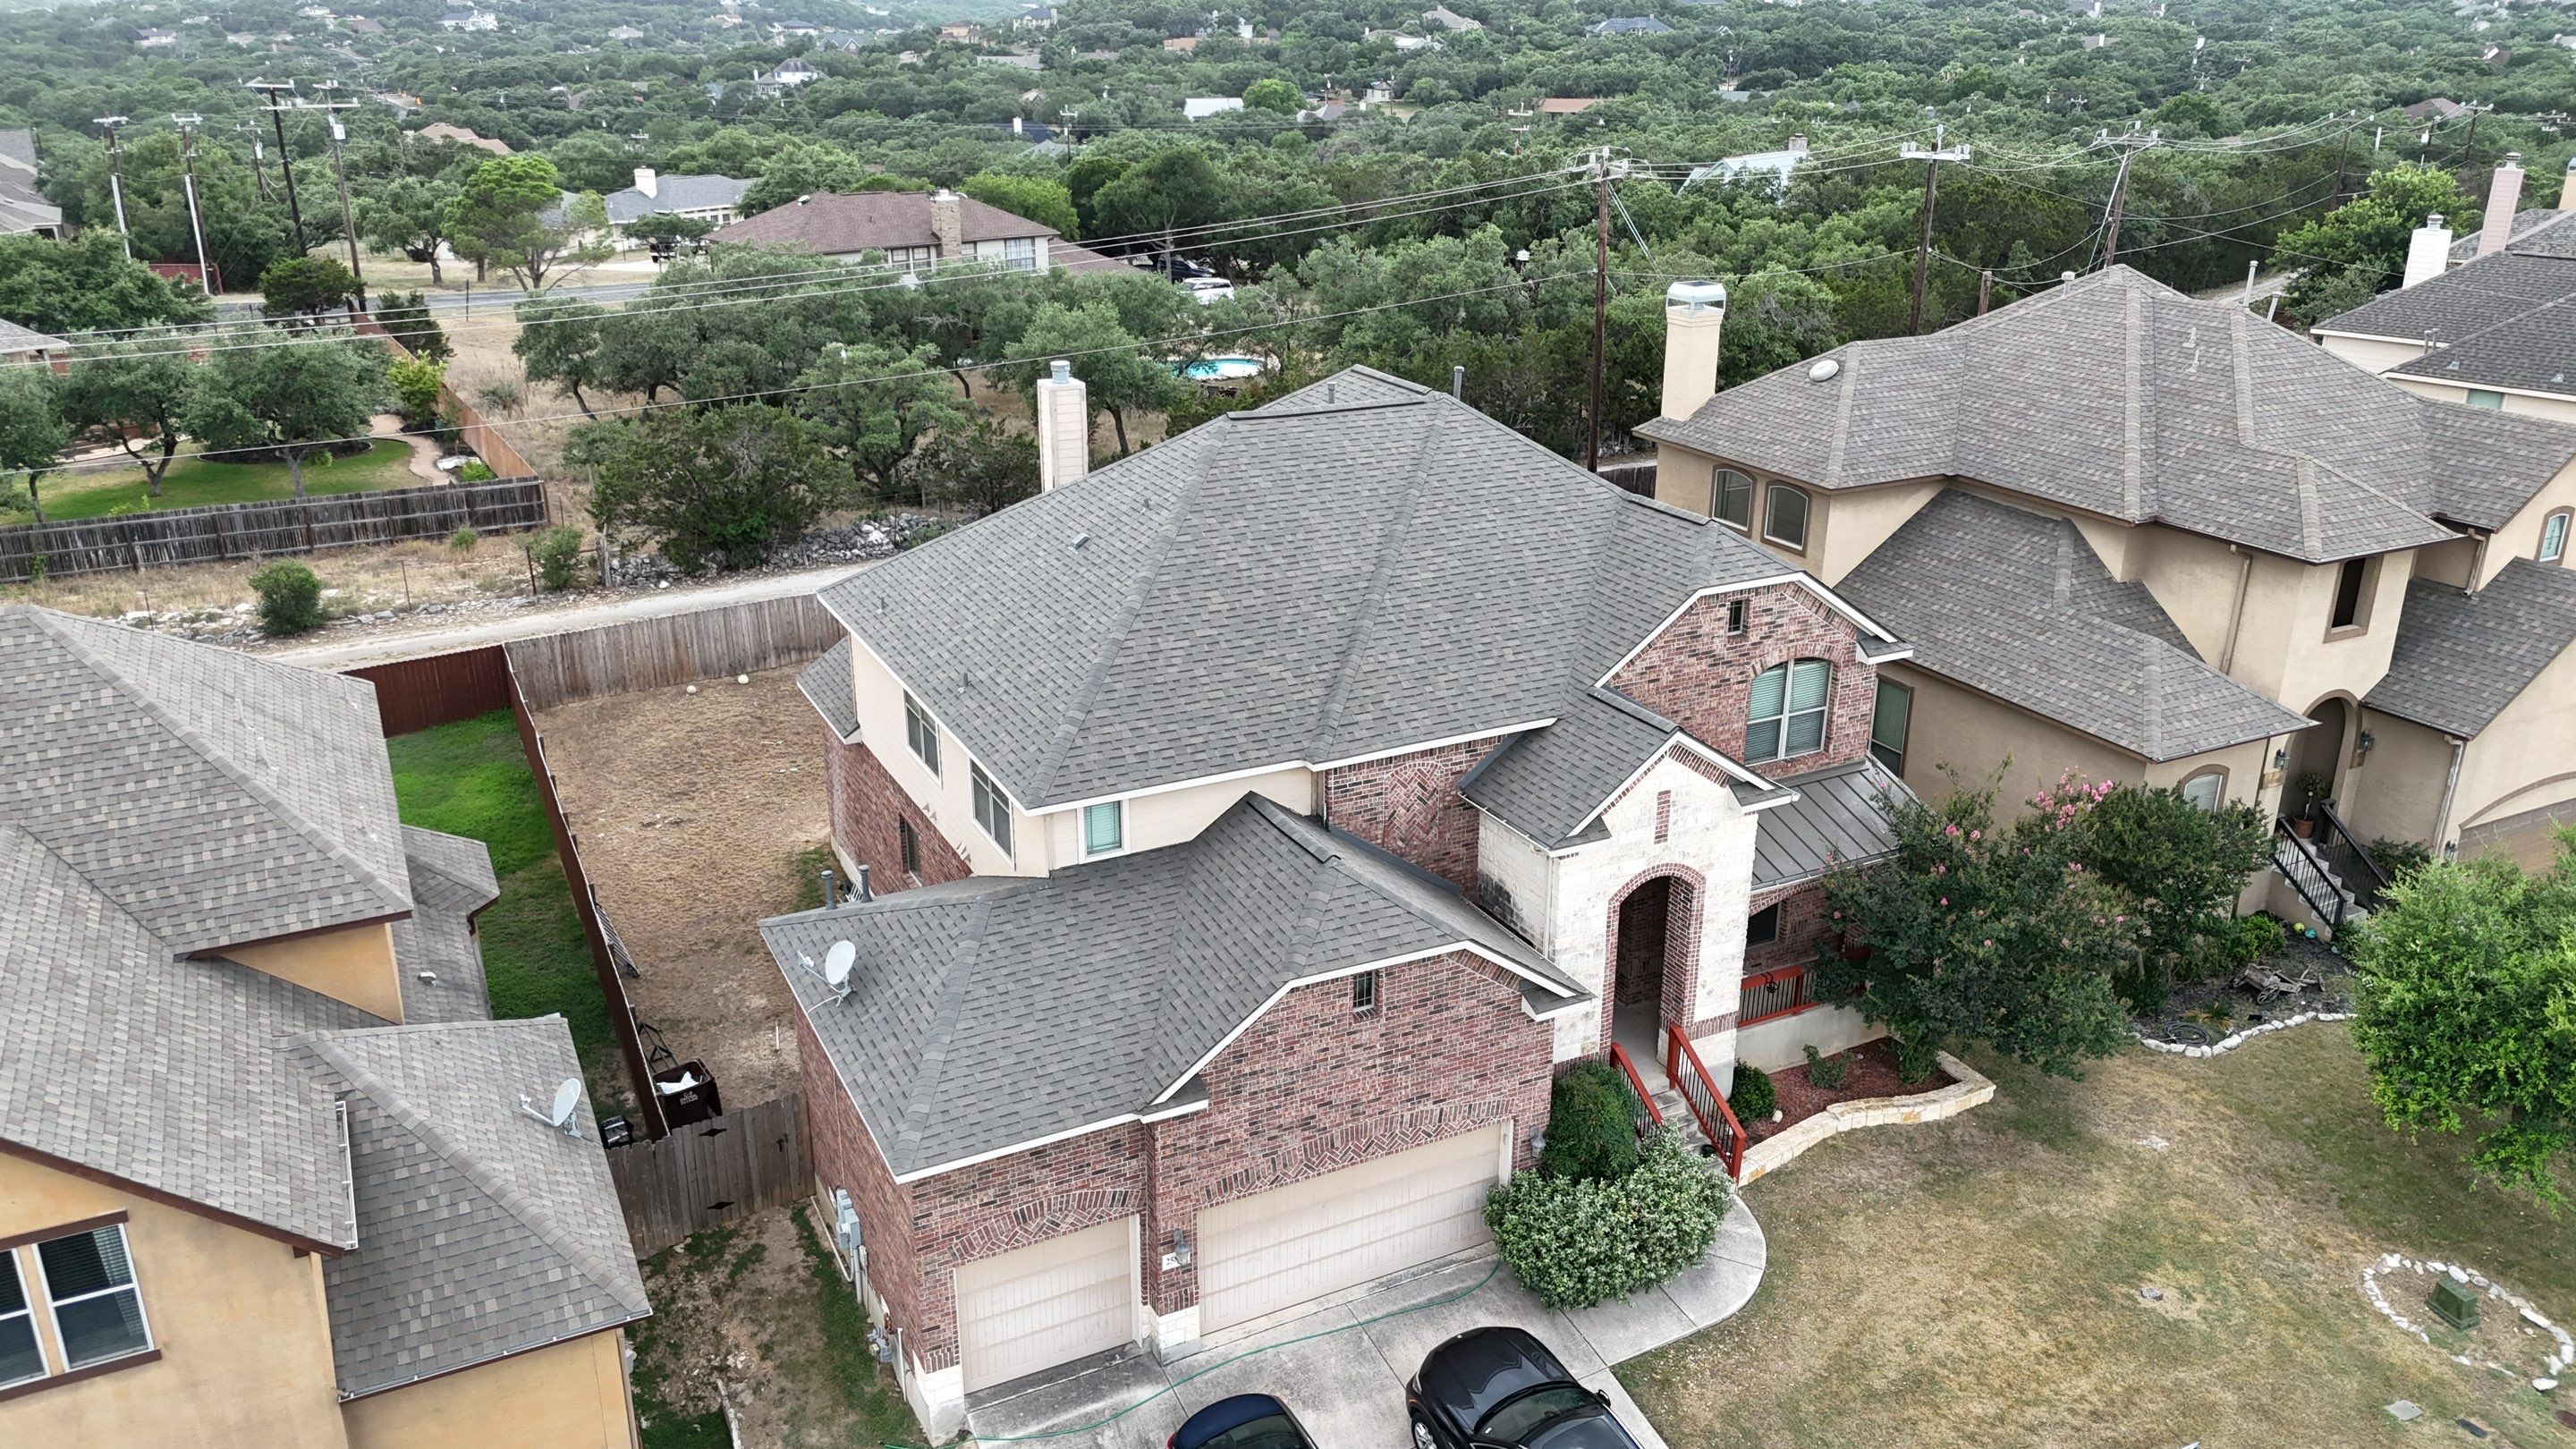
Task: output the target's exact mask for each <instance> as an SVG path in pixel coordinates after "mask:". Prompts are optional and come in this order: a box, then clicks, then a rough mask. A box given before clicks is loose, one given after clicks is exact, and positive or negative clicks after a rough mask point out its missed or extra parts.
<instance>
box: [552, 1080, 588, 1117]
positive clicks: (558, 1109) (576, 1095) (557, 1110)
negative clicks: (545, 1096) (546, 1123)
mask: <svg viewBox="0 0 2576 1449" xmlns="http://www.w3.org/2000/svg"><path fill="white" fill-rule="evenodd" d="M580 1105H581V1078H579V1077H566V1078H564V1082H563V1085H562V1086H560V1087H557V1088H555V1105H554V1110H553V1111H551V1112H549V1113H547V1114H546V1115H547V1116H548V1117H549V1118H551V1119H552V1120H553V1122H554V1124H555V1125H556V1126H558V1127H561V1126H563V1125H564V1124H566V1123H568V1122H570V1121H571V1120H572V1113H573V1109H574V1108H575V1107H578V1106H580Z"/></svg>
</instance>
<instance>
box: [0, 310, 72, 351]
mask: <svg viewBox="0 0 2576 1449" xmlns="http://www.w3.org/2000/svg"><path fill="white" fill-rule="evenodd" d="M68 345H69V344H67V343H65V342H64V341H63V339H61V338H59V337H55V336H52V335H50V334H48V333H43V332H38V331H37V330H35V329H34V328H32V327H21V326H19V325H18V324H17V323H15V322H12V321H9V320H8V319H7V318H5V317H0V356H5V355H9V354H13V353H19V352H58V351H60V350H61V349H62V348H64V347H65V346H68Z"/></svg>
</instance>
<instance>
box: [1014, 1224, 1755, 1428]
mask: <svg viewBox="0 0 2576 1449" xmlns="http://www.w3.org/2000/svg"><path fill="white" fill-rule="evenodd" d="M1767 1259H1768V1250H1767V1248H1766V1246H1765V1244H1764V1242H1763V1238H1762V1228H1761V1225H1760V1224H1758V1223H1756V1222H1755V1221H1754V1220H1753V1214H1752V1212H1751V1211H1750V1210H1748V1209H1747V1208H1746V1207H1745V1206H1744V1200H1743V1199H1742V1198H1741V1197H1739V1198H1737V1199H1736V1201H1735V1203H1734V1205H1733V1206H1732V1207H1730V1208H1729V1209H1728V1210H1727V1214H1726V1218H1725V1220H1724V1221H1723V1222H1722V1223H1720V1224H1719V1226H1718V1234H1717V1242H1716V1243H1715V1244H1714V1245H1712V1246H1711V1247H1710V1249H1709V1253H1708V1256H1707V1257H1706V1258H1704V1259H1702V1260H1701V1261H1700V1263H1699V1265H1698V1266H1697V1267H1695V1268H1692V1269H1690V1270H1689V1271H1688V1272H1685V1273H1683V1274H1681V1275H1680V1276H1678V1277H1676V1278H1674V1279H1673V1280H1672V1281H1671V1282H1668V1283H1665V1284H1663V1285H1662V1286H1660V1287H1657V1288H1653V1289H1649V1290H1648V1291H1646V1292H1644V1293H1641V1294H1639V1295H1638V1296H1637V1297H1636V1298H1635V1299H1634V1300H1632V1301H1630V1302H1627V1303H1616V1302H1613V1303H1604V1304H1599V1305H1597V1306H1595V1307H1591V1308H1584V1309H1578V1310H1575V1311H1572V1312H1558V1311H1556V1310H1554V1309H1550V1308H1543V1307H1541V1306H1540V1305H1539V1302H1538V1300H1537V1299H1535V1298H1533V1297H1531V1296H1530V1294H1529V1292H1528V1291H1527V1290H1526V1289H1524V1288H1522V1287H1521V1285H1520V1281H1519V1280H1518V1279H1516V1278H1514V1277H1513V1276H1512V1273H1511V1270H1510V1269H1508V1268H1505V1269H1501V1270H1500V1271H1496V1269H1497V1266H1498V1265H1497V1263H1496V1260H1495V1259H1494V1257H1493V1256H1492V1255H1491V1254H1490V1253H1484V1254H1477V1255H1473V1256H1467V1257H1462V1258H1457V1259H1451V1260H1449V1261H1447V1262H1444V1263H1438V1264H1432V1265H1429V1266H1427V1267H1424V1268H1418V1269H1414V1270H1412V1271H1411V1272H1409V1273H1404V1274H1398V1275H1396V1276H1394V1277H1391V1278H1386V1279H1382V1280H1380V1281H1378V1282H1375V1283H1371V1284H1367V1285H1365V1286H1363V1287H1360V1288H1355V1289H1352V1290H1349V1291H1348V1292H1345V1293H1341V1294H1337V1295H1335V1296H1334V1297H1332V1298H1328V1299H1325V1300H1323V1302H1322V1303H1321V1304H1308V1305H1305V1306H1304V1307H1301V1308H1297V1309H1291V1310H1289V1313H1290V1314H1292V1315H1294V1316H1283V1317H1281V1318H1278V1319H1264V1320H1259V1321H1256V1322H1253V1323H1249V1324H1244V1325H1241V1326H1239V1327H1237V1328H1234V1329H1229V1330H1227V1331H1225V1332H1224V1333H1222V1334H1219V1335H1215V1338H1216V1339H1217V1340H1218V1341H1215V1342H1211V1343H1209V1344H1207V1345H1205V1346H1203V1347H1201V1348H1200V1349H1199V1350H1198V1351H1196V1352H1194V1353H1191V1354H1189V1355H1188V1356H1186V1357H1183V1358H1178V1359H1175V1360H1173V1361H1172V1362H1170V1363H1167V1364H1166V1363H1158V1362H1156V1361H1155V1359H1154V1356H1153V1355H1152V1354H1151V1353H1148V1352H1145V1351H1143V1350H1141V1349H1129V1350H1124V1351H1121V1352H1120V1353H1117V1354H1112V1355H1107V1356H1104V1357H1102V1358H1098V1359H1089V1360H1085V1361H1083V1362H1082V1363H1078V1364H1072V1365H1068V1366H1067V1367H1066V1368H1065V1369H1064V1370H1063V1371H1061V1372H1060V1373H1057V1374H1055V1375H1051V1376H1042V1377H1040V1378H1036V1379H1029V1380H1023V1381H1021V1382H1019V1383H1016V1384H1006V1385H1003V1386H1002V1387H1000V1388H997V1389H993V1390H990V1391H987V1392H985V1393H982V1394H978V1395H976V1396H975V1397H974V1398H973V1399H971V1400H970V1401H969V1405H968V1410H967V1426H968V1429H969V1431H970V1432H971V1433H972V1434H973V1435H974V1436H975V1437H977V1438H980V1439H983V1440H984V1441H986V1442H987V1443H992V1442H996V1441H1002V1440H1011V1439H1030V1438H1037V1439H1039V1440H1040V1442H1042V1443H1043V1444H1044V1445H1046V1446H1047V1449H1161V1445H1162V1443H1163V1441H1164V1440H1165V1439H1167V1438H1169V1437H1170V1436H1171V1433H1172V1431H1173V1430H1175V1429H1177V1428H1179V1427H1180V1426H1181V1421H1182V1420H1184V1419H1186V1418H1188V1417H1189V1416H1190V1415H1192V1414H1194V1413H1196V1412H1198V1411H1199V1410H1200V1409H1203V1408H1206V1407H1207V1406H1208V1405H1209V1404H1212V1403H1214V1402H1216V1401H1217V1400H1219V1399H1222V1398H1225V1397H1227V1396H1228V1395H1232V1394H1241V1393H1255V1392H1258V1393H1267V1394H1274V1395H1277V1396H1278V1397H1279V1398H1280V1399H1281V1400H1283V1401H1284V1402H1286V1403H1287V1405H1288V1407H1289V1408H1290V1409H1292V1410H1293V1411H1295V1413H1296V1415H1297V1417H1298V1418H1299V1420H1301V1421H1302V1422H1304V1424H1305V1425H1306V1429H1307V1432H1308V1433H1310V1434H1312V1435H1314V1437H1315V1443H1316V1449H1409V1439H1410V1436H1409V1435H1408V1434H1407V1433H1406V1430H1405V1417H1404V1383H1405V1380H1407V1379H1409V1378H1411V1377H1412V1376H1413V1372H1414V1370H1415V1369H1417V1368H1419V1367H1421V1365H1422V1358H1423V1355H1424V1354H1426V1353H1429V1352H1430V1351H1431V1350H1432V1349H1433V1348H1434V1347H1436V1346H1437V1345H1439V1344H1441V1343H1443V1342H1445V1341H1446V1340H1448V1339H1449V1338H1451V1337H1454V1336H1455V1335H1457V1334H1461V1333H1464V1332H1466V1331H1467V1330H1468V1329H1471V1328H1482V1327H1485V1326H1487V1325H1489V1324H1508V1325H1514V1326H1518V1327H1521V1328H1526V1329H1528V1330H1529V1331H1530V1332H1532V1333H1534V1334H1536V1335H1537V1336H1538V1339H1539V1341H1540V1342H1541V1343H1544V1344H1546V1345H1547V1346H1548V1347H1549V1348H1550V1349H1552V1350H1554V1352H1555V1353H1556V1356H1557V1357H1558V1358H1560V1359H1563V1360H1564V1361H1565V1366H1566V1367H1567V1368H1568V1369H1571V1370H1572V1371H1573V1372H1574V1375H1575V1377H1576V1378H1578V1379H1580V1380H1581V1381H1582V1382H1583V1383H1584V1385H1585V1386H1586V1387H1589V1388H1595V1389H1599V1390H1601V1391H1602V1392H1604V1393H1606V1394H1608V1395H1609V1396H1610V1402H1611V1405H1612V1407H1613V1409H1615V1410H1616V1412H1617V1413H1618V1416H1619V1422H1620V1423H1622V1424H1624V1425H1626V1426H1627V1428H1628V1432H1630V1433H1631V1434H1634V1435H1635V1436H1636V1437H1637V1442H1638V1443H1639V1444H1641V1445H1643V1446H1644V1449H1665V1444H1664V1441H1663V1438H1662V1437H1661V1436H1660V1435H1658V1434H1657V1433H1656V1432H1655V1430H1654V1426H1653V1425H1651V1424H1649V1423H1647V1422H1646V1417H1645V1415H1644V1414H1642V1413H1640V1412H1639V1411H1638V1409H1637V1406H1636V1404H1635V1403H1634V1402H1632V1401H1631V1400H1630V1399H1629V1397H1628V1394H1627V1391H1626V1390H1625V1389H1622V1388H1621V1387H1620V1386H1619V1381H1618V1379H1617V1378H1616V1377H1615V1376H1613V1375H1612V1373H1611V1372H1610V1368H1611V1365H1613V1364H1616V1363H1619V1362H1621V1361H1623V1360H1626V1359H1631V1358H1634V1357H1636V1356H1637V1355H1639V1354H1641V1353H1645V1352H1646V1351H1648V1350H1649V1349H1655V1348H1660V1347H1662V1346H1663V1345H1665V1344H1667V1343H1670V1342H1672V1341H1673V1340H1674V1339H1677V1338H1681V1337H1684V1336H1686V1335H1688V1334H1692V1333H1696V1332H1698V1331H1699V1330H1701V1329H1703V1328H1706V1327H1708V1326H1709V1325H1710V1324H1713V1323H1717V1322H1719V1321H1721V1320H1723V1319H1726V1318H1729V1317H1732V1316H1733V1315H1734V1314H1735V1312H1736V1310H1738V1309H1740V1308H1742V1307H1743V1306H1744V1304H1745V1301H1746V1300H1747V1299H1750V1298H1751V1297H1752V1296H1753V1290H1754V1288H1755V1287H1756V1286H1757V1285H1759V1284H1760V1283H1761V1281H1762V1270H1763V1266H1764V1264H1765V1262H1766V1261H1767ZM1462 1295H1463V1296H1462ZM1122 1410H1124V1411H1126V1412H1124V1413H1121V1411H1122ZM1113 1415H1115V1416H1117V1417H1115V1418H1112V1416H1113ZM1104 1420H1106V1421H1107V1422H1105V1423H1104V1422H1103V1421H1104Z"/></svg>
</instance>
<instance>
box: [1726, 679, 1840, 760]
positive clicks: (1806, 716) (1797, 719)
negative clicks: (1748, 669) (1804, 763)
mask: <svg viewBox="0 0 2576 1449" xmlns="http://www.w3.org/2000/svg"><path fill="white" fill-rule="evenodd" d="M1833 693H1834V666H1833V665H1832V664H1831V663H1829V662H1827V661H1825V660H1822V659H1798V660H1792V661H1790V662H1789V663H1786V664H1774V665H1772V666H1771V667H1770V668H1768V669H1765V670H1763V671H1762V672H1761V673H1760V674H1757V675H1755V676H1753V697H1752V701H1751V703H1750V705H1749V706H1748V707H1747V709H1746V710H1745V716H1746V718H1745V724H1744V761H1745V763H1746V764H1750V765H1758V764H1761V763H1763V762H1764V761H1766V760H1785V759H1788V758H1790V757H1791V756H1794V755H1812V754H1814V753H1815V752H1816V751H1818V750H1821V749H1823V748H1824V747H1825V711H1826V708H1827V706H1828V705H1830V704H1831V703H1832V700H1833Z"/></svg>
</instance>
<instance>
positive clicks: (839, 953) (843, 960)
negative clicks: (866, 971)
mask: <svg viewBox="0 0 2576 1449" xmlns="http://www.w3.org/2000/svg"><path fill="white" fill-rule="evenodd" d="M858 961H859V948H858V947H857V946H854V945H852V944H851V943H849V942H847V941H834V942H833V943H832V949H830V950H828V951H826V952H824V953H823V984H824V985H826V986H829V987H831V988H832V989H833V990H834V991H847V990H849V989H850V968H851V967H852V966H855V965H857V964H858Z"/></svg>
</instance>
